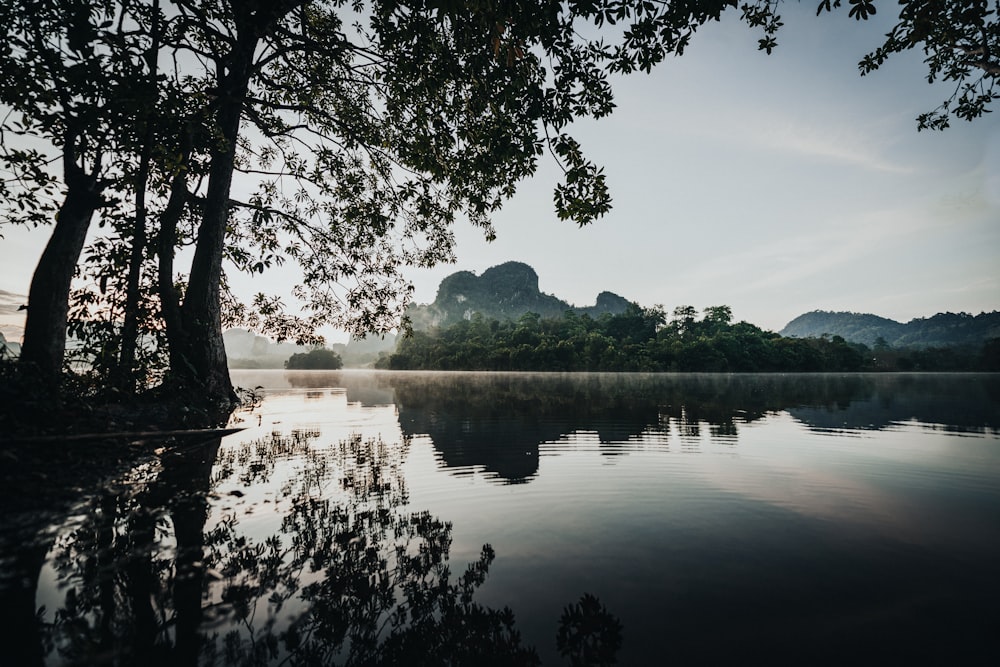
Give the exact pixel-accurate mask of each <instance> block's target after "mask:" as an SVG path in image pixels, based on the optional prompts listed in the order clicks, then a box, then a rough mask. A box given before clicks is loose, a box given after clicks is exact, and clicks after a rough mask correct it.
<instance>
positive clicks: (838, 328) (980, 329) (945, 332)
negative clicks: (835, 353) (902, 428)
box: [779, 310, 1000, 348]
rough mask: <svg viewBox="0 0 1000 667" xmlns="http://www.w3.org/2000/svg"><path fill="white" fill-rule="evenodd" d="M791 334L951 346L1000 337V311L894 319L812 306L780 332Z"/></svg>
mask: <svg viewBox="0 0 1000 667" xmlns="http://www.w3.org/2000/svg"><path fill="white" fill-rule="evenodd" d="M779 333H780V334H781V335H782V336H789V337H792V338H810V337H813V338H818V337H820V336H822V335H823V334H829V335H831V336H841V337H843V338H844V339H845V340H848V341H850V342H852V343H864V344H865V345H869V346H873V345H875V342H876V341H877V340H878V339H879V338H881V339H882V340H884V341H885V342H886V343H887V344H889V345H890V346H891V347H897V348H898V347H950V346H953V345H981V344H982V343H984V342H985V341H987V340H989V339H991V338H998V337H1000V312H997V311H993V312H990V313H980V314H979V315H970V314H969V313H938V314H937V315H934V316H932V317H926V318H924V317H919V318H915V319H912V320H910V321H909V322H906V323H905V324H904V323H902V322H897V321H895V320H890V319H887V318H885V317H879V316H878V315H871V314H869V313H851V312H831V311H824V310H814V311H812V312H809V313H805V314H803V315H799V316H798V317H796V318H795V319H794V320H792V321H791V322H789V323H788V324H787V325H785V328H784V329H782V330H781V331H780V332H779Z"/></svg>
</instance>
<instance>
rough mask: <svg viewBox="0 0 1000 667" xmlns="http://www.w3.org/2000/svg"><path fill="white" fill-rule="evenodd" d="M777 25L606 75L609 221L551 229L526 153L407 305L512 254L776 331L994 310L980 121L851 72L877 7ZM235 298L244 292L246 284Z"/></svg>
mask: <svg viewBox="0 0 1000 667" xmlns="http://www.w3.org/2000/svg"><path fill="white" fill-rule="evenodd" d="M886 9H894V6H889V7H886ZM782 14H783V16H784V20H785V27H784V28H783V29H782V33H781V34H780V36H779V42H780V46H779V47H778V49H776V50H775V52H774V53H773V54H772V55H771V56H767V55H765V54H763V53H761V52H758V51H757V50H756V39H757V35H756V34H755V33H752V32H751V31H749V30H748V29H746V28H745V26H743V25H742V24H739V23H738V22H737V21H735V20H733V19H735V18H736V17H735V15H734V16H732V17H730V20H727V21H724V22H723V23H722V24H713V25H711V26H708V27H707V28H705V29H704V30H703V31H702V32H701V33H699V34H698V35H697V36H696V37H695V39H694V41H693V44H692V46H691V47H690V49H689V50H688V52H687V53H686V54H685V55H684V56H683V57H681V58H675V59H671V60H669V61H667V62H665V63H663V64H661V65H660V66H659V67H658V68H657V69H656V70H655V71H654V73H653V74H652V75H650V76H646V75H642V74H639V75H633V76H631V77H628V78H625V79H622V80H617V81H616V82H615V83H616V85H615V89H616V95H617V102H618V109H617V110H616V111H615V113H614V114H613V115H612V116H611V117H609V118H605V119H602V120H600V121H596V122H591V121H588V122H582V123H578V124H577V126H576V128H575V135H576V136H577V138H578V139H580V140H581V142H582V143H583V146H584V149H585V150H586V152H587V153H588V155H589V156H590V157H591V158H592V159H594V160H595V161H596V162H598V163H599V164H602V165H604V167H605V171H606V173H607V177H608V182H609V185H610V188H611V191H612V194H613V196H614V199H615V208H614V210H613V212H612V213H611V214H610V215H608V216H606V217H605V218H603V219H601V220H599V221H597V222H596V223H594V224H593V225H591V226H589V227H587V228H584V229H579V228H577V227H576V226H575V225H573V224H572V223H567V222H561V221H559V220H558V219H557V218H556V216H555V214H554V212H553V206H552V198H551V190H552V186H553V185H554V183H555V182H556V178H557V170H556V167H555V166H554V164H552V163H551V162H550V161H548V160H543V163H542V168H541V169H540V171H539V174H538V175H537V177H536V178H534V179H533V180H531V181H530V182H526V183H524V184H522V186H521V188H520V191H519V193H518V195H517V196H516V197H515V198H514V199H513V200H512V201H511V202H510V203H509V204H508V205H507V206H506V207H505V209H504V210H503V211H502V212H501V213H500V214H498V215H497V216H496V218H495V223H496V229H497V234H498V238H497V240H496V241H494V242H493V243H487V242H485V241H484V240H483V239H482V235H481V233H480V232H479V231H478V230H476V229H473V228H471V227H470V226H468V225H460V226H458V227H457V228H456V235H457V237H458V247H457V256H458V263H457V264H455V265H448V266H442V267H438V268H436V269H433V270H421V271H416V270H414V271H411V272H410V274H409V276H410V278H411V279H412V280H413V282H414V284H415V287H416V300H417V301H418V302H428V301H431V300H433V298H434V295H435V293H436V290H437V286H438V283H439V282H440V280H441V279H442V278H443V277H444V276H446V275H448V274H450V273H452V272H454V271H457V270H471V271H475V272H476V273H481V272H482V271H483V270H485V269H487V268H489V267H490V266H493V265H495V264H499V263H501V262H504V261H508V260H518V261H522V262H526V263H528V264H531V265H532V266H533V267H535V269H536V271H537V272H538V274H539V285H540V288H541V289H542V291H544V292H548V293H552V294H555V295H557V296H559V297H561V298H563V299H566V300H568V301H570V302H572V303H575V304H577V305H587V304H592V303H593V302H594V300H595V298H596V296H597V293H598V292H600V291H601V290H610V291H613V292H617V293H618V294H621V295H622V296H624V297H626V298H628V299H631V300H634V301H638V302H639V303H641V304H643V305H652V304H656V303H659V304H663V305H665V306H666V307H667V308H668V309H672V308H673V307H674V306H676V305H679V304H690V305H694V306H696V307H697V308H699V309H701V308H704V307H706V306H710V305H720V304H727V305H730V306H731V307H732V309H733V314H734V316H735V317H736V318H737V319H742V320H748V321H750V322H753V323H755V324H758V325H760V326H763V327H765V328H768V329H774V330H777V329H780V328H781V327H782V326H784V324H786V323H787V322H788V321H789V320H790V319H792V318H793V317H795V316H797V315H799V314H801V313H803V312H805V311H808V310H813V309H826V310H852V311H859V312H872V313H876V314H879V315H883V316H886V317H891V318H894V319H897V320H901V321H907V320H909V319H911V318H914V317H924V316H930V315H933V314H934V313H937V312H940V311H945V310H951V311H969V312H973V313H978V312H980V311H983V310H987V311H989V310H996V309H1000V269H998V266H1000V262H998V261H997V260H998V250H1000V120H998V119H997V118H996V117H995V116H996V114H993V115H990V116H987V117H985V118H984V119H980V120H978V121H976V122H975V123H972V124H969V123H966V122H964V121H954V122H953V123H954V125H953V127H952V128H951V129H949V130H947V131H945V132H943V133H940V132H935V133H931V132H920V133H918V132H917V129H916V122H915V121H914V118H915V117H916V115H917V114H919V113H921V112H925V111H930V110H931V109H933V108H934V107H936V106H937V105H938V104H939V103H940V102H941V101H942V100H943V99H944V98H945V97H947V95H948V94H949V92H950V88H949V87H948V86H946V85H940V84H939V85H935V86H929V85H928V84H927V83H926V81H925V70H924V68H923V65H922V63H921V58H920V54H919V53H914V54H910V55H908V56H907V57H904V58H897V59H895V60H893V61H891V62H890V63H888V64H887V65H886V66H885V67H884V68H883V70H881V71H879V72H876V73H874V74H872V75H869V76H868V77H865V78H860V77H859V75H858V72H857V67H856V63H857V61H858V59H859V58H860V57H861V56H863V55H864V54H865V53H866V52H867V51H868V50H869V49H871V48H873V47H874V46H875V45H876V44H877V43H879V39H880V37H881V35H883V34H884V33H885V32H887V31H888V29H889V23H888V22H887V20H888V19H890V18H892V17H890V16H887V15H886V13H885V10H883V13H880V14H879V15H877V17H876V18H877V19H878V20H877V21H870V22H868V23H864V22H862V23H858V22H856V21H854V20H853V19H849V18H848V17H847V14H846V12H839V13H836V14H833V15H824V16H821V17H816V16H815V3H814V2H813V1H812V0H810V1H808V2H805V3H803V4H799V3H788V4H787V5H786V6H784V7H783V8H782ZM4 233H5V235H6V238H4V239H3V240H0V260H2V261H0V290H6V291H8V292H15V293H21V294H23V293H25V292H26V291H27V287H28V281H29V280H30V275H31V270H32V268H33V266H34V262H35V261H37V258H38V255H39V254H40V252H41V247H42V243H44V240H45V238H44V237H45V232H44V230H36V231H35V232H32V233H30V234H29V233H23V232H17V231H15V230H11V229H9V228H6V229H5V230H4ZM274 280H275V281H276V280H277V278H275V279H274ZM269 286H270V287H272V290H273V291H277V292H286V291H287V290H288V287H289V286H288V285H282V284H279V283H277V282H274V283H273V284H272V285H269ZM236 287H237V289H238V290H240V291H245V294H246V295H248V296H249V294H251V293H252V292H253V291H255V290H259V289H261V284H260V279H258V280H257V281H256V284H250V283H245V284H244V283H243V282H239V281H236ZM5 328H6V330H7V331H10V330H11V328H10V325H9V324H8V325H7V326H6V327H5Z"/></svg>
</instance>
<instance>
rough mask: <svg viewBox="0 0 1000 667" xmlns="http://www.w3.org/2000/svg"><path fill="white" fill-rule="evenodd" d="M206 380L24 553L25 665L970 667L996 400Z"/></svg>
mask: <svg viewBox="0 0 1000 667" xmlns="http://www.w3.org/2000/svg"><path fill="white" fill-rule="evenodd" d="M233 379H234V382H235V383H236V384H237V385H240V386H242V387H248V388H251V387H256V389H255V391H256V392H257V394H258V395H259V397H260V399H261V400H260V403H259V405H258V406H257V407H256V409H255V410H253V411H252V412H245V413H242V414H241V415H240V418H241V419H242V422H241V423H240V424H239V426H242V427H244V429H245V430H243V431H241V432H239V433H237V434H235V435H230V436H227V437H225V438H222V439H216V440H215V441H210V442H206V443H194V444H189V445H185V446H184V447H180V448H178V451H168V452H164V453H163V454H162V456H160V457H159V458H158V459H156V460H154V461H151V462H149V463H147V464H144V465H142V466H139V467H136V468H134V469H131V470H129V471H127V472H126V473H125V474H123V475H121V476H119V477H118V478H116V479H115V480H113V481H111V482H109V483H108V484H106V485H104V486H103V488H101V489H100V490H98V491H97V492H96V493H89V492H88V493H86V494H83V495H81V499H80V501H79V502H78V503H76V504H75V505H74V506H73V509H72V511H70V512H68V513H67V514H66V515H63V516H60V517H58V519H57V520H54V521H53V525H52V526H51V527H49V528H48V529H47V530H41V531H39V534H40V535H47V536H48V538H47V540H48V541H47V542H43V543H44V544H45V549H43V550H42V553H41V554H40V555H39V562H40V563H41V567H40V570H39V572H38V573H37V583H36V585H35V592H34V609H35V610H36V611H37V610H39V609H40V608H41V611H38V617H39V618H40V619H41V621H42V624H41V625H40V626H39V627H40V629H39V631H38V636H37V637H28V636H25V637H24V638H23V641H25V642H29V641H30V642H36V641H37V642H38V645H39V647H40V648H39V654H38V655H39V658H40V661H44V662H47V663H48V664H131V663H134V662H139V663H143V662H145V663H158V662H163V663H166V664H191V665H193V664H213V665H230V664H233V665H237V664H238V665H244V664H359V665H360V664H407V665H410V664H428V665H435V664H445V663H446V661H449V660H450V661H452V664H474V665H478V664H515V665H517V664H533V663H534V662H535V661H536V658H537V660H538V661H540V662H541V663H542V664H545V665H565V664H571V660H575V661H576V662H573V663H572V664H614V661H617V664H620V665H661V664H667V663H674V664H693V663H709V664H712V663H729V664H732V663H743V662H750V661H753V662H758V661H767V662H769V663H777V664H785V663H796V664H816V663H833V662H838V663H843V662H845V661H849V662H851V663H875V662H879V663H883V662H891V663H901V662H904V661H919V662H920V663H939V664H946V663H947V664H1000V632H998V629H1000V604H998V600H1000V377H998V376H996V375H937V374H926V375H925V374H902V375H888V374H886V375H710V374H707V375H675V374H664V375H639V374H636V375H615V374H572V375H570V374H565V375H563V374H501V373H497V374H476V373H415V372H413V373H390V372H366V371H342V372H320V371H311V372H310V371H300V372H285V371H234V372H233ZM88 491H92V490H88ZM475 656H480V657H475ZM481 656H487V657H488V658H489V660H486V659H483V658H482V657H481Z"/></svg>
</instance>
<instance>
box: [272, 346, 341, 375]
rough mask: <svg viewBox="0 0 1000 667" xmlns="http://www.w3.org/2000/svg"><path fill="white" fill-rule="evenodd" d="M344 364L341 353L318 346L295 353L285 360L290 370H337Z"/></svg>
mask: <svg viewBox="0 0 1000 667" xmlns="http://www.w3.org/2000/svg"><path fill="white" fill-rule="evenodd" d="M343 366H344V362H343V361H342V360H341V358H340V355H339V354H337V353H336V352H334V351H333V350H327V349H325V348H317V349H315V350H309V351H308V352H301V353H299V354H293V355H292V356H291V357H289V358H288V361H286V362H285V368H287V369H289V370H293V369H295V370H309V369H317V370H318V369H322V370H334V371H335V370H339V369H340V368H342V367H343Z"/></svg>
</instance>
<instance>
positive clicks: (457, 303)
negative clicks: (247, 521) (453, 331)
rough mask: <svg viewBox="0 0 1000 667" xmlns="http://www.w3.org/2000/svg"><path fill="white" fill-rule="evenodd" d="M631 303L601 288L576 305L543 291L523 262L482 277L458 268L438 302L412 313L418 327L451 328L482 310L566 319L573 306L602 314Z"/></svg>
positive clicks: (511, 316) (619, 310)
mask: <svg viewBox="0 0 1000 667" xmlns="http://www.w3.org/2000/svg"><path fill="white" fill-rule="evenodd" d="M629 305H631V302H629V301H628V300H627V299H625V298H624V297H621V296H619V295H617V294H614V293H613V292H601V293H600V294H598V295H597V301H596V303H595V304H594V305H593V306H585V307H576V306H573V305H571V304H569V303H568V302H566V301H563V300H562V299H559V298H557V297H555V296H553V295H551V294H545V293H544V292H542V291H540V290H539V289H538V274H537V273H536V272H535V270H534V269H533V268H531V267H530V266H528V265H527V264H524V263H523V262H505V263H503V264H499V265H497V266H494V267H491V268H489V269H487V270H485V271H483V274H482V275H481V276H477V275H476V274H475V273H472V272H471V271H458V272H457V273H453V274H451V275H450V276H448V277H446V278H445V279H444V280H442V281H441V285H440V286H439V287H438V292H437V297H436V298H435V299H434V302H433V303H430V304H426V305H420V304H415V305H411V306H410V307H409V309H407V315H408V316H409V318H410V322H411V324H412V325H413V327H414V328H415V329H427V328H429V327H432V326H449V325H452V324H455V323H456V322H460V321H462V320H463V319H470V318H471V317H472V316H473V315H474V314H476V313H479V314H481V315H482V316H483V317H486V318H492V319H498V320H506V319H517V318H519V317H521V316H522V315H524V314H525V313H538V314H539V315H541V316H542V317H562V316H563V314H564V313H565V312H566V311H567V310H571V311H573V312H575V313H577V314H578V315H584V314H586V315H590V316H591V317H598V316H600V315H602V314H604V313H608V314H611V315H617V314H620V313H624V312H625V311H626V310H627V309H628V307H629Z"/></svg>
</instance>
